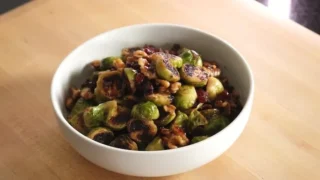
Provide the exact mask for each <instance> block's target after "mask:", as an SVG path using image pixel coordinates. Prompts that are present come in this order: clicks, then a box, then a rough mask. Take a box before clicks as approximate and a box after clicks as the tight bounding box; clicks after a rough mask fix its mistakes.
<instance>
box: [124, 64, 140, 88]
mask: <svg viewBox="0 0 320 180" xmlns="http://www.w3.org/2000/svg"><path fill="white" fill-rule="evenodd" d="M124 74H125V76H126V78H127V80H128V85H129V87H130V92H131V93H132V94H133V93H134V92H135V91H136V84H135V77H136V74H137V71H136V70H134V69H132V68H124Z"/></svg>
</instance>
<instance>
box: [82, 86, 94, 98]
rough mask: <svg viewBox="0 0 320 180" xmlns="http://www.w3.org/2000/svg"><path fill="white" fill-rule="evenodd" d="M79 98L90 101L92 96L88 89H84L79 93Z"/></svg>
mask: <svg viewBox="0 0 320 180" xmlns="http://www.w3.org/2000/svg"><path fill="white" fill-rule="evenodd" d="M80 96H81V97H82V98H83V99H86V100H88V99H92V98H93V97H94V94H93V92H91V90H90V88H88V87H85V88H83V89H82V90H81V93H80Z"/></svg>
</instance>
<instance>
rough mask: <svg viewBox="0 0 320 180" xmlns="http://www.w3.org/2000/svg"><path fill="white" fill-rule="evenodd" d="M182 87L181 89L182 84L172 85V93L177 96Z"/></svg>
mask: <svg viewBox="0 0 320 180" xmlns="http://www.w3.org/2000/svg"><path fill="white" fill-rule="evenodd" d="M180 87H181V83H180V82H175V83H172V84H171V85H170V92H171V93H173V94H175V93H177V91H178V90H179V89H180Z"/></svg>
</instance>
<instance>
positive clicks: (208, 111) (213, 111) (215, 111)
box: [200, 109, 220, 119]
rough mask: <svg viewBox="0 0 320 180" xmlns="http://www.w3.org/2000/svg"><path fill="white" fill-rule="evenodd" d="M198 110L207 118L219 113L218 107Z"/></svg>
mask: <svg viewBox="0 0 320 180" xmlns="http://www.w3.org/2000/svg"><path fill="white" fill-rule="evenodd" d="M200 112H201V114H202V115H203V116H204V117H205V118H207V119H211V118H212V117H213V116H216V115H218V114H219V113H220V112H219V110H218V109H205V110H201V111H200Z"/></svg>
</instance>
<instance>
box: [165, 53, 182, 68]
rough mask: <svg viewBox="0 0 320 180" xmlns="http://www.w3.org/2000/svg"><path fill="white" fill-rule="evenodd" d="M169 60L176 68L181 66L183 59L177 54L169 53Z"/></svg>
mask: <svg viewBox="0 0 320 180" xmlns="http://www.w3.org/2000/svg"><path fill="white" fill-rule="evenodd" d="M168 56H169V61H170V62H171V64H172V66H173V67H175V68H181V66H182V63H183V60H182V58H181V57H179V56H175V55H172V54H169V55H168Z"/></svg>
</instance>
